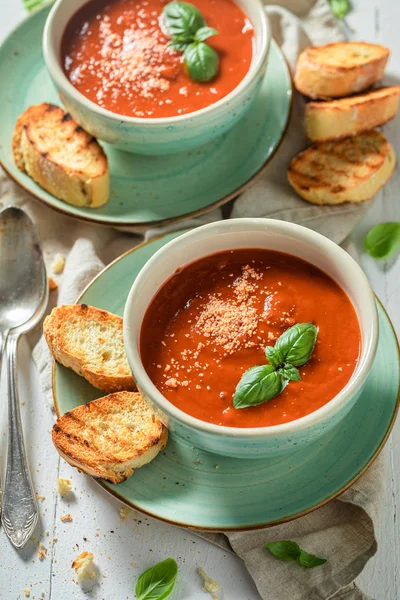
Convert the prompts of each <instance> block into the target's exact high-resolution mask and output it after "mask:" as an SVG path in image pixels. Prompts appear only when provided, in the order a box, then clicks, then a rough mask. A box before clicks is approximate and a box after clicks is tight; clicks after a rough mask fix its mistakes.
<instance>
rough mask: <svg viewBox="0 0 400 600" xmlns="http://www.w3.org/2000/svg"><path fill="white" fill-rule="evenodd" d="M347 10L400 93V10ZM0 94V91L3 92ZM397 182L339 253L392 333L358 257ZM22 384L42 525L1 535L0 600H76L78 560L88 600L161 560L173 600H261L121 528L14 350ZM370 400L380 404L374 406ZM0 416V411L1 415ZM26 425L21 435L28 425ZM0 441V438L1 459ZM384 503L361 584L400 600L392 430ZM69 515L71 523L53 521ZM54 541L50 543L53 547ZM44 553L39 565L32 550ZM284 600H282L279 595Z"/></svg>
mask: <svg viewBox="0 0 400 600" xmlns="http://www.w3.org/2000/svg"><path fill="white" fill-rule="evenodd" d="M21 4H22V3H21V2H19V1H17V0H14V2H8V1H7V0H0V7H2V8H3V11H2V19H1V20H0V39H3V38H4V36H5V35H6V34H7V33H8V31H10V30H11V29H12V27H14V26H15V24H16V23H18V22H19V21H20V20H21V19H22V18H23V17H24V16H25V13H24V10H23V8H22V6H21ZM353 6H354V10H353V12H352V14H351V15H350V17H349V18H348V24H349V25H350V27H351V28H352V29H353V34H352V35H353V37H354V38H356V39H362V40H366V41H370V42H374V41H375V42H378V43H383V44H385V45H387V46H389V47H390V48H391V50H392V57H391V60H390V63H389V68H388V74H389V77H388V78H387V82H388V83H394V82H395V83H400V34H399V32H398V26H397V25H398V23H399V22H400V3H398V2H394V1H393V0H354V2H353ZM2 85H6V82H2ZM385 132H386V134H387V136H388V137H389V139H390V140H391V142H392V143H393V144H394V146H395V148H396V150H397V151H398V152H399V151H400V119H398V120H397V121H396V122H393V123H390V124H389V125H387V126H386V128H385ZM399 188H400V177H399V173H398V172H397V173H396V175H395V177H394V180H393V181H392V182H391V184H390V185H389V186H387V187H386V188H385V190H384V191H383V192H382V193H381V195H380V197H379V198H378V200H377V201H376V202H375V203H374V204H373V205H372V206H371V208H370V210H369V211H368V213H367V214H366V216H365V218H364V219H363V221H362V222H361V223H360V225H359V227H358V228H357V230H356V231H355V232H354V234H353V235H352V236H351V239H350V240H349V241H348V244H347V249H348V250H349V251H350V252H351V253H352V254H353V255H354V256H355V257H356V258H357V259H358V260H359V262H360V263H361V265H362V266H363V268H364V270H365V271H366V273H367V275H368V277H369V279H370V281H371V283H372V285H373V288H374V290H375V292H376V293H377V295H378V296H379V298H380V299H381V301H382V302H383V304H384V306H385V307H386V309H387V310H388V312H389V315H390V316H391V318H392V321H393V323H394V326H395V328H396V330H397V331H398V332H400V260H399V259H397V261H395V262H394V261H388V262H384V263H378V262H376V261H374V260H373V259H371V258H370V257H369V256H367V255H366V254H365V253H364V252H363V250H362V242H363V239H364V237H365V233H366V232H367V231H368V229H369V228H370V227H371V226H372V225H374V224H375V223H377V222H383V221H389V220H398V221H399V220H400V201H399V198H398V195H399V192H398V190H399ZM19 364H20V384H21V400H22V401H23V402H24V404H23V406H22V407H21V409H22V415H23V420H24V424H25V427H24V429H25V431H26V432H27V435H26V442H27V447H28V452H29V455H30V457H31V467H32V473H33V478H34V485H35V489H36V490H37V491H38V494H39V495H40V496H41V497H42V498H41V499H40V500H39V506H40V513H41V520H40V527H39V529H38V533H37V535H36V540H33V541H31V542H29V543H28V546H27V547H26V549H24V551H23V552H22V553H17V552H15V551H14V550H13V549H12V548H11V547H10V545H9V544H8V542H7V540H6V538H5V536H4V535H3V534H1V535H0V557H1V560H0V600H3V598H4V599H6V598H7V599H8V600H14V599H16V598H24V597H25V596H24V589H29V590H30V598H34V599H39V598H44V599H46V600H48V599H50V600H51V599H52V600H71V599H75V598H76V599H78V598H83V597H84V595H83V593H82V591H81V589H80V587H79V586H78V585H77V584H76V583H74V581H73V572H72V570H71V563H72V560H73V558H74V557H75V556H77V555H78V554H79V553H80V552H82V551H83V550H92V551H93V552H94V553H95V555H96V563H97V564H98V566H99V569H100V573H101V574H100V577H99V585H98V586H97V587H96V588H94V590H93V591H92V592H91V593H90V594H88V595H87V596H86V597H89V598H96V599H103V598H104V599H106V600H114V598H115V599H118V600H124V599H129V600H131V599H132V600H133V598H134V582H135V579H136V577H137V575H138V574H139V573H140V572H141V571H142V570H143V569H145V568H146V567H148V566H149V565H150V564H152V563H153V562H156V561H157V560H161V559H163V558H165V557H166V556H167V555H171V556H175V557H177V559H178V561H179V563H180V572H181V576H180V579H179V585H178V586H177V589H176V590H175V592H174V594H173V596H171V600H178V599H179V600H201V599H202V598H206V597H207V596H205V594H204V592H202V590H201V582H200V579H199V577H198V576H197V574H196V568H197V567H198V566H203V567H204V568H205V569H206V571H207V572H209V573H210V574H211V575H212V576H215V578H216V579H217V580H218V581H219V582H220V583H221V585H222V587H223V596H222V597H223V598H224V599H225V600H258V598H259V596H258V594H257V592H256V590H255V588H254V585H253V583H252V581H251V580H250V578H249V576H248V575H247V572H246V570H245V569H244V567H243V565H242V564H241V561H240V560H238V559H236V558H235V557H234V556H232V555H230V554H227V553H225V552H223V551H222V550H219V549H218V548H215V547H213V546H211V545H209V544H208V543H206V542H204V541H202V540H200V539H199V538H198V537H196V536H195V535H193V534H190V533H187V532H185V531H182V530H180V529H178V528H174V527H170V526H168V525H164V524H162V523H158V522H156V521H153V520H151V519H147V518H145V517H143V516H141V515H139V514H136V513H134V512H131V514H130V515H129V516H128V517H127V519H126V520H121V518H120V515H119V508H120V505H119V503H118V502H117V501H116V500H114V499H113V498H111V497H109V496H108V495H107V494H106V493H105V492H104V491H103V490H102V489H101V488H99V487H98V486H97V485H96V484H95V483H94V482H92V481H91V480H90V479H88V478H86V477H84V476H82V475H80V474H79V473H77V472H76V471H75V470H73V469H71V468H69V467H68V465H67V464H66V463H64V462H63V461H61V462H60V461H59V460H58V458H57V455H56V454H55V452H54V451H53V449H52V446H51V443H50V438H49V432H50V429H51V426H52V424H53V416H52V414H51V412H50V410H49V408H48V406H47V405H46V403H45V402H44V400H43V397H42V395H41V393H40V389H39V383H38V378H37V373H36V369H35V366H34V364H33V362H32V360H31V357H30V355H29V349H28V347H27V345H26V344H25V343H22V344H21V347H20V361H19ZM377 400H378V399H377ZM0 413H3V414H0V419H1V417H3V416H4V402H3V403H1V406H0ZM28 423H29V427H28V426H27V424H28ZM3 446H4V435H2V436H1V437H0V455H1V454H2V453H3V452H2V449H3V448H2V447H3ZM385 452H386V457H387V477H386V489H385V492H386V498H385V504H384V506H383V507H382V519H381V528H380V532H379V551H378V553H377V555H376V557H375V558H374V559H372V560H371V561H370V563H369V564H368V565H367V568H366V569H365V571H364V573H363V574H362V576H361V577H360V578H359V584H360V586H361V587H362V589H363V590H364V591H365V592H366V593H368V594H369V595H370V596H371V597H372V598H375V599H376V600H398V599H399V598H400V548H399V543H398V541H399V539H400V525H399V519H398V518H397V519H396V516H398V515H399V514H400V423H398V424H397V425H396V427H395V430H394V432H393V434H392V436H391V439H390V442H389V444H388V446H387V448H386V451H385ZM58 474H59V475H60V476H62V477H67V478H70V479H71V480H72V482H73V486H74V490H75V493H74V495H73V498H72V499H71V500H70V502H69V503H68V502H66V501H65V500H63V499H61V498H60V497H59V496H58V495H57V493H56V491H55V488H56V479H57V476H58ZM67 512H71V514H73V521H72V522H71V523H62V522H61V520H60V517H61V516H62V515H63V514H66V513H67ZM55 538H57V541H55ZM39 541H42V543H43V544H44V546H45V548H46V549H47V550H48V555H47V557H46V558H45V559H44V560H43V561H40V560H39V559H38V556H37V549H38V547H37V546H38V542H39ZM282 598H283V600H286V599H285V597H284V595H282Z"/></svg>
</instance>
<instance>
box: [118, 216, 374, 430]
mask: <svg viewBox="0 0 400 600" xmlns="http://www.w3.org/2000/svg"><path fill="white" fill-rule="evenodd" d="M260 221H261V222H263V223H264V224H265V225H266V226H268V228H269V230H270V231H271V230H275V231H279V233H282V230H285V231H286V232H287V233H288V234H290V233H291V234H293V236H292V237H296V238H297V239H300V240H304V241H307V242H309V243H311V244H315V246H318V247H319V249H321V246H322V247H323V248H325V249H327V250H328V251H329V252H330V253H331V254H332V253H333V254H335V255H336V256H335V261H336V262H337V263H338V264H339V265H342V266H343V268H344V269H346V270H347V271H345V272H348V271H352V277H357V278H358V281H359V293H360V294H364V295H365V298H366V299H367V302H368V310H369V313H370V314H369V317H368V322H369V323H370V336H369V341H368V343H365V337H366V336H365V335H364V332H363V331H362V329H361V323H360V319H359V316H358V313H357V311H356V314H357V318H358V322H359V324H360V329H361V336H362V348H361V356H360V358H359V362H358V364H357V366H356V369H355V371H354V372H353V374H352V376H351V378H350V380H349V382H348V383H347V384H346V385H345V387H344V388H343V389H342V390H341V391H340V392H339V394H337V395H336V396H334V397H333V398H332V399H331V400H329V402H327V403H326V404H324V406H322V407H321V408H319V409H317V410H316V411H314V412H312V413H310V414H308V415H306V416H304V417H301V418H300V419H295V420H293V421H289V422H287V423H282V424H280V425H270V426H265V427H227V426H225V425H214V424H213V423H209V422H208V421H202V420H201V419H197V418H196V417H192V416H191V415H188V414H187V413H185V412H183V411H182V410H180V409H179V408H177V407H176V406H175V405H174V404H172V403H171V402H169V400H167V399H166V398H165V396H163V395H162V394H161V392H160V391H159V390H158V389H157V388H156V386H155V385H154V383H153V382H152V381H151V379H150V377H149V376H148V375H147V373H146V371H145V369H144V366H143V364H142V360H141V357H140V350H139V344H136V340H130V339H129V338H130V326H129V323H130V319H131V315H133V314H134V302H135V296H136V294H137V293H138V292H139V291H140V287H141V281H142V279H144V278H145V277H147V276H149V275H150V274H151V270H152V268H153V265H154V264H155V263H156V262H158V261H160V259H162V255H163V254H164V255H165V253H166V252H168V249H170V248H175V247H177V246H178V247H179V246H180V245H182V244H183V245H184V244H185V241H186V240H188V239H190V238H195V237H197V236H198V235H199V234H200V236H201V234H202V232H203V231H204V230H207V231H208V232H209V234H210V235H212V233H213V231H216V230H221V228H222V229H224V228H225V227H226V228H227V229H228V228H229V227H232V226H234V225H235V224H239V222H240V223H241V224H244V225H245V224H247V225H248V226H249V227H251V226H255V225H256V224H259V223H260ZM207 255H208V254H207V253H204V256H207ZM327 274H328V275H329V276H330V274H329V273H327ZM171 275H172V273H169V274H168V275H167V276H166V278H165V279H164V282H165V281H166V280H167V279H168V277H170V276H171ZM161 285H162V284H161ZM338 285H339V284H338ZM350 300H351V298H350ZM147 306H148V305H147ZM353 306H354V304H353ZM354 309H355V310H356V308H355V307H354ZM143 316H144V315H143ZM143 316H142V320H143ZM123 318H124V324H125V325H126V326H125V327H124V344H125V350H126V353H127V356H128V359H129V363H130V366H131V367H132V365H133V368H132V371H133V373H134V377H135V379H136V381H137V383H138V384H139V388H142V389H143V390H144V391H145V393H146V394H148V396H149V397H150V398H151V399H153V398H154V397H155V398H156V400H155V401H154V403H155V404H156V405H157V406H158V407H159V408H160V410H161V411H164V412H165V413H166V414H167V415H170V416H171V417H172V418H174V419H176V420H177V421H179V422H182V423H183V424H184V425H186V426H187V427H191V428H193V429H196V430H200V431H202V432H206V433H211V434H216V435H218V434H220V435H224V436H226V437H231V438H239V437H240V438H254V437H258V438H260V437H264V438H266V437H271V436H275V435H277V434H291V433H294V432H296V431H298V430H303V429H306V428H307V427H309V426H311V425H313V424H315V423H317V422H318V421H320V420H325V419H326V418H327V417H328V416H329V415H330V414H332V413H334V412H336V410H337V409H338V408H340V406H342V405H343V404H345V403H346V401H347V400H348V399H349V397H350V396H352V395H353V394H354V393H356V391H357V389H358V388H359V387H361V386H362V384H363V383H364V382H365V380H366V378H367V376H368V374H369V371H370V369H371V366H372V363H373V361H374V358H375V354H376V349H377V345H378V337H379V336H378V333H379V325H378V312H377V308H376V302H375V296H374V293H373V291H372V289H371V286H370V284H369V281H368V279H367V277H366V275H365V273H364V272H363V270H362V269H361V267H360V266H359V265H358V264H357V263H356V261H355V260H354V259H353V258H352V257H351V256H350V254H348V253H347V252H345V250H343V248H341V247H340V246H338V245H337V244H335V242H333V241H332V240H330V239H328V238H326V237H325V236H323V235H321V234H320V233H317V232H315V231H313V230H311V229H308V228H306V227H303V226H301V225H297V224H294V223H288V222H286V221H278V220H276V219H262V218H258V219H257V218H243V219H228V220H226V221H217V222H215V223H211V224H207V225H203V226H201V227H198V228H196V229H194V230H192V231H189V232H188V233H185V234H182V235H181V236H179V237H178V238H175V239H174V240H171V241H170V242H168V244H166V245H165V246H163V247H162V248H160V250H158V251H157V252H156V253H155V254H154V255H153V256H152V257H151V258H150V259H149V260H148V261H147V263H146V264H145V265H144V266H143V267H142V269H141V271H140V272H139V274H138V275H137V277H136V279H135V281H134V283H133V285H132V287H131V290H130V292H129V295H128V299H127V301H126V304H125V310H124V317H123ZM140 332H141V324H140V327H139V338H140Z"/></svg>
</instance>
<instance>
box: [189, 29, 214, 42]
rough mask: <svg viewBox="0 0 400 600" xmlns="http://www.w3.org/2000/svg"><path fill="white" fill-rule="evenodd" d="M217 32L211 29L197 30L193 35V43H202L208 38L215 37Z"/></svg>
mask: <svg viewBox="0 0 400 600" xmlns="http://www.w3.org/2000/svg"><path fill="white" fill-rule="evenodd" d="M217 33H218V31H217V30H216V29H214V28H213V27H201V28H200V29H198V30H197V31H196V33H195V36H194V41H195V42H204V40H207V39H208V38H209V37H212V36H213V35H217Z"/></svg>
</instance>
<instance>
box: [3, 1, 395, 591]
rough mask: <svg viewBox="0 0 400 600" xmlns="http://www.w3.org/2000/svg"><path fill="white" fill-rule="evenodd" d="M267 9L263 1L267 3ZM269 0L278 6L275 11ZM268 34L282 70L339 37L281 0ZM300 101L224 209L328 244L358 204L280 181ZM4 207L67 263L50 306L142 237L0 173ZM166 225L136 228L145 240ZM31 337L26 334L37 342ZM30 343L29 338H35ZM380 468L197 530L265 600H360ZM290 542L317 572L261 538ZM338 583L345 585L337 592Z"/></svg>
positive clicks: (300, 143)
mask: <svg viewBox="0 0 400 600" xmlns="http://www.w3.org/2000/svg"><path fill="white" fill-rule="evenodd" d="M267 4H269V3H267ZM276 4H279V6H277V5H276ZM266 10H267V12H268V14H269V17H270V20H271V25H272V28H273V34H274V37H275V39H276V40H277V42H278V43H279V44H280V45H281V47H282V49H283V51H284V53H285V55H286V57H287V59H288V61H289V64H290V65H291V67H292V68H293V66H294V64H295V62H296V58H297V56H298V54H299V52H301V51H302V50H303V49H304V48H305V47H306V46H307V45H309V44H311V43H313V44H319V43H326V42H329V41H334V40H338V39H341V32H340V29H339V28H338V25H337V23H336V21H335V19H334V18H333V16H332V14H331V12H330V9H329V7H328V4H327V0H280V1H279V2H275V3H274V6H272V5H271V6H269V5H268V6H267V8H266ZM303 111H304V101H303V99H302V98H301V97H300V96H298V95H295V98H294V103H293V111H292V118H291V124H290V127H289V130H288V133H287V135H286V138H285V141H284V142H283V144H282V146H281V148H280V149H279V151H278V153H277V155H276V156H275V158H274V159H273V161H272V162H271V164H270V165H269V167H268V169H267V170H266V171H265V172H264V174H263V175H262V176H261V178H259V179H258V181H257V182H256V183H255V184H254V185H253V186H252V187H251V188H250V189H249V190H248V191H247V192H245V193H244V194H243V195H242V196H241V197H240V198H239V199H238V200H236V202H235V203H234V205H233V209H232V213H231V216H233V217H242V216H247V217H248V216H257V217H272V218H279V219H283V220H287V221H293V222H296V223H300V224H302V225H305V226H307V227H310V228H312V229H315V230H317V231H319V232H321V233H323V234H324V235H326V236H327V237H330V238H331V239H333V240H334V241H336V242H337V243H341V242H343V241H344V239H345V238H346V237H347V235H348V234H349V233H350V232H351V230H352V229H353V227H354V225H355V224H356V222H357V221H358V219H360V217H361V216H362V214H363V212H364V211H365V210H366V208H367V204H362V205H357V206H355V205H345V206H342V207H316V206H312V205H310V204H307V203H306V202H303V201H302V200H300V199H299V198H298V197H297V196H296V195H295V194H294V193H293V192H292V190H291V189H290V187H289V186H288V184H287V182H286V168H287V165H288V162H289V160H290V158H291V157H292V156H293V155H294V154H295V153H296V152H298V151H299V150H300V149H302V148H304V147H305V145H306V140H305V138H304V133H303V125H302V119H303ZM0 197H1V198H2V202H3V204H4V205H8V204H16V205H19V206H22V207H23V208H24V209H25V210H27V212H28V213H29V214H30V215H31V217H32V218H33V220H34V221H35V223H36V226H37V228H38V232H39V236H40V239H41V241H42V245H43V248H44V252H45V259H46V262H47V264H48V267H49V273H50V274H51V263H52V261H53V257H54V255H55V254H56V253H62V254H63V255H65V256H66V257H67V261H66V266H65V270H64V273H63V274H62V275H60V276H58V277H56V276H55V277H54V278H55V279H56V280H57V281H58V283H59V284H60V287H59V291H58V292H53V293H52V294H51V301H50V306H49V310H50V308H51V307H52V306H53V305H55V304H56V303H58V304H68V303H73V302H74V301H75V300H76V298H77V296H78V294H79V293H80V292H81V291H82V289H83V288H84V287H85V285H86V284H87V283H88V282H89V281H90V280H91V279H92V278H93V277H94V276H95V275H96V274H97V273H98V272H99V271H100V270H101V269H102V268H103V266H104V264H108V263H109V262H110V261H111V260H113V259H114V258H116V257H117V256H118V255H119V254H121V253H122V252H124V251H125V250H128V249H130V248H131V247H132V246H135V245H136V244H138V243H139V242H141V241H142V240H143V232H137V233H136V234H135V235H132V234H123V233H120V232H117V231H114V230H112V229H106V228H100V227H96V226H93V225H88V224H84V223H81V222H78V221H76V220H73V219H71V218H69V217H65V216H62V215H60V214H59V213H56V212H54V211H52V210H50V209H49V208H47V207H45V206H43V205H41V204H40V203H39V202H37V201H33V200H32V199H31V198H30V197H29V196H28V195H27V194H25V193H24V192H22V191H21V190H19V189H18V188H16V187H15V186H14V184H12V183H11V182H10V181H9V180H8V179H7V178H6V177H5V176H4V175H3V176H2V177H1V178H0ZM220 218H222V212H221V210H216V211H213V212H211V213H209V214H208V215H205V216H203V217H200V218H197V219H194V220H191V221H186V222H183V223H180V224H179V228H180V229H183V228H186V227H190V226H197V225H199V224H204V223H207V222H210V221H213V220H217V219H220ZM173 229H174V226H170V227H168V228H164V229H162V230H160V229H151V230H148V231H146V232H144V237H145V238H146V239H149V238H151V237H152V236H153V235H159V234H160V231H167V230H168V231H170V230H173ZM38 337H39V332H36V336H35V335H34V336H33V339H32V343H33V342H35V341H37V339H38ZM35 338H36V339H35ZM34 358H35V360H36V363H37V366H38V369H39V372H40V377H41V381H42V385H43V389H44V391H45V393H46V396H47V398H48V399H49V401H50V402H52V399H51V360H50V356H49V352H48V349H47V346H46V344H45V342H44V340H43V339H41V340H40V342H39V343H38V344H37V346H36V347H35V349H34ZM383 472H384V469H383V463H382V461H380V460H378V461H377V462H376V463H375V464H374V466H373V467H371V469H370V470H369V471H368V472H367V473H366V474H365V475H364V476H363V477H362V478H361V479H360V480H359V481H357V482H356V483H355V484H354V485H353V486H352V487H351V488H350V489H349V490H348V491H347V492H346V493H344V494H343V495H342V496H341V497H340V500H335V501H333V502H331V503H330V504H328V505H327V506H325V507H323V508H320V509H319V510H317V511H315V512H313V513H311V514H309V515H307V516H305V517H302V518H301V519H298V520H296V521H293V522H291V523H286V524H283V525H278V526H275V527H272V528H270V529H267V530H261V531H257V532H250V533H230V534H228V535H226V536H225V535H223V534H204V537H206V538H207V539H209V540H210V541H211V542H213V543H216V544H218V545H221V546H223V547H224V548H226V549H230V550H233V551H234V552H235V553H236V554H237V555H238V556H240V557H241V558H242V559H243V561H244V563H245V565H246V567H247V568H248V570H249V572H250V574H251V576H252V577H253V579H254V581H255V583H256V586H257V588H258V590H259V593H260V595H261V597H262V598H263V599H264V600H267V599H268V600H286V599H288V598H290V599H291V600H314V599H315V600H317V599H318V600H320V599H321V600H326V599H328V598H335V600H337V599H342V600H344V599H346V600H361V599H362V598H364V600H365V598H366V597H365V596H364V595H363V594H362V593H361V592H360V591H359V590H358V589H357V588H356V587H355V586H354V585H353V584H352V581H353V580H354V579H355V578H356V577H357V575H358V574H359V573H360V572H361V571H362V569H363V567H364V566H365V564H366V562H367V561H368V559H369V558H370V557H371V556H373V554H374V553H375V552H376V539H375V532H374V528H375V525H376V524H377V522H378V509H379V506H380V504H381V500H382V498H381V496H382V490H383V474H384V473H383ZM280 539H291V540H295V541H297V542H298V543H299V544H300V545H301V546H302V547H304V548H305V549H306V550H307V551H309V552H312V553H315V554H317V555H319V556H323V557H327V558H328V559H329V562H328V563H326V564H325V565H324V566H323V567H322V568H317V569H312V570H306V569H303V568H300V567H298V566H297V565H296V564H293V563H285V562H280V561H278V560H276V559H274V558H273V557H272V556H271V555H270V554H269V553H268V552H267V550H266V549H265V543H266V542H268V541H274V540H280ZM346 586H347V587H346Z"/></svg>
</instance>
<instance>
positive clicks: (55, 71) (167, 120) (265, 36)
mask: <svg viewBox="0 0 400 600" xmlns="http://www.w3.org/2000/svg"><path fill="white" fill-rule="evenodd" d="M66 1H67V0H56V2H55V4H54V5H53V7H52V8H51V10H50V12H49V14H48V15H47V19H46V23H45V26H44V29H43V40H42V49H43V57H44V61H45V63H46V67H47V69H48V71H49V73H50V75H51V76H52V77H53V79H54V80H55V81H56V83H57V85H58V86H59V87H60V89H64V90H66V92H67V93H68V94H69V95H70V96H72V97H73V99H74V100H75V101H76V102H79V103H81V104H84V105H86V107H87V108H88V109H89V110H91V111H92V112H94V113H97V114H99V115H101V116H103V117H108V118H109V119H112V120H115V121H120V122H121V121H123V122H124V123H134V124H136V125H144V124H146V123H149V124H153V125H172V124H174V123H182V122H183V121H187V120H190V119H192V118H193V117H197V116H203V115H206V114H208V113H209V112H212V111H214V110H216V109H218V108H220V107H222V106H224V104H226V103H227V102H229V101H230V100H232V99H233V98H234V97H235V96H237V95H238V94H239V93H240V92H241V91H242V90H243V89H244V88H245V87H246V86H247V85H248V84H250V83H251V82H252V81H253V80H254V79H255V78H256V77H257V76H258V74H259V72H260V70H261V69H263V68H264V61H265V59H266V57H267V56H268V53H269V49H270V45H271V26H270V23H269V19H268V17H267V14H266V12H265V7H264V5H263V4H262V0H253V2H254V3H255V4H256V5H257V6H258V7H259V16H260V23H261V26H262V33H261V38H262V40H264V47H263V48H262V51H261V52H260V54H259V55H258V56H257V57H256V60H254V61H253V62H252V64H251V65H250V69H249V71H248V72H247V73H246V75H245V76H244V78H243V79H242V81H241V82H240V83H239V84H238V85H237V86H236V87H235V88H234V89H233V90H232V91H231V92H229V94H227V95H226V96H224V97H223V98H221V99H220V100H218V101H217V102H214V103H213V104H210V105H209V106H206V107H204V108H201V109H200V110H196V111H193V112H190V113H188V114H186V115H177V116H176V117H130V116H127V115H121V114H118V113H114V112H112V111H111V110H107V109H106V108H102V107H101V106H98V104H96V103H95V102H92V100H89V98H87V97H86V96H84V95H83V94H82V93H81V92H79V91H78V90H77V89H76V88H75V87H74V86H73V85H72V83H71V82H70V81H69V79H68V77H67V76H66V75H65V73H64V71H63V69H62V67H61V64H60V61H59V59H58V57H57V51H56V49H55V48H54V47H53V44H52V43H51V34H52V31H53V27H54V22H55V18H56V16H57V13H58V10H59V8H60V6H61V4H62V3H63V2H66ZM87 1H89V0H87ZM82 5H83V4H82ZM80 8H81V7H79V8H78V10H79V9H80ZM67 23H68V22H66V23H64V27H63V31H62V34H63V33H64V31H65V28H66V26H67ZM57 39H58V41H60V39H61V38H60V37H57Z"/></svg>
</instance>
